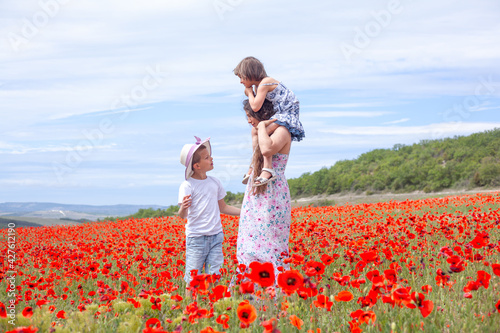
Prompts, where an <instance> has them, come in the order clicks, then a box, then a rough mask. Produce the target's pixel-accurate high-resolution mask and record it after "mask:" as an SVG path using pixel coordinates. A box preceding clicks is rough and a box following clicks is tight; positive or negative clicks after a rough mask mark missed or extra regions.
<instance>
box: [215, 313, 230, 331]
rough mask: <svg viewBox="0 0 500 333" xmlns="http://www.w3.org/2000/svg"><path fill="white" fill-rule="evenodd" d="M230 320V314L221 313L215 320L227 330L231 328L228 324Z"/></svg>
mask: <svg viewBox="0 0 500 333" xmlns="http://www.w3.org/2000/svg"><path fill="white" fill-rule="evenodd" d="M228 321H229V316H228V315H227V314H221V315H219V316H218V317H217V319H216V320H215V322H216V323H217V324H221V325H222V328H223V329H225V330H227V329H228V328H229V325H228V324H227V322H228Z"/></svg>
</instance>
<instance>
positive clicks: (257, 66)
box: [233, 57, 267, 81]
mask: <svg viewBox="0 0 500 333" xmlns="http://www.w3.org/2000/svg"><path fill="white" fill-rule="evenodd" d="M233 72H234V75H236V76H239V77H241V78H243V79H247V80H252V81H261V80H262V79H264V78H265V77H267V73H266V70H265V69H264V65H263V64H262V63H261V62H260V61H259V59H257V58H255V57H246V58H245V59H243V60H242V61H240V63H239V64H238V66H236V68H235V69H233Z"/></svg>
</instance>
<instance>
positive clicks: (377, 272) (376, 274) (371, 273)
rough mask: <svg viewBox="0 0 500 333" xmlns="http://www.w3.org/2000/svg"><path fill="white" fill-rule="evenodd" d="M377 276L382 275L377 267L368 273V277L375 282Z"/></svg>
mask: <svg viewBox="0 0 500 333" xmlns="http://www.w3.org/2000/svg"><path fill="white" fill-rule="evenodd" d="M377 276H380V272H379V271H378V270H376V269H374V270H373V271H369V272H368V273H366V278H367V279H368V280H370V281H372V282H373V278H375V277H377Z"/></svg>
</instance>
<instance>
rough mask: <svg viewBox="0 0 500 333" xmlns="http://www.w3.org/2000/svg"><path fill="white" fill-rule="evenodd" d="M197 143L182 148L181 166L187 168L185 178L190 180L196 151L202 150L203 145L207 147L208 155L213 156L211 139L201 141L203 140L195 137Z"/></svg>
mask: <svg viewBox="0 0 500 333" xmlns="http://www.w3.org/2000/svg"><path fill="white" fill-rule="evenodd" d="M195 139H196V142H195V143H188V144H185V145H184V147H182V150H181V164H182V165H184V166H185V167H186V174H185V178H186V180H188V178H189V177H191V176H192V175H193V165H192V163H191V161H192V160H193V155H194V152H195V151H196V149H198V148H200V147H201V146H202V145H203V146H205V147H207V150H208V154H209V155H210V156H212V148H211V146H210V138H208V139H205V140H203V141H201V139H200V138H199V137H197V136H195Z"/></svg>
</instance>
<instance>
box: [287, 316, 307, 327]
mask: <svg viewBox="0 0 500 333" xmlns="http://www.w3.org/2000/svg"><path fill="white" fill-rule="evenodd" d="M290 323H291V324H292V325H293V326H295V327H297V328H298V329H299V330H300V329H302V325H303V324H304V321H302V319H300V318H299V317H297V316H296V315H291V316H290Z"/></svg>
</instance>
